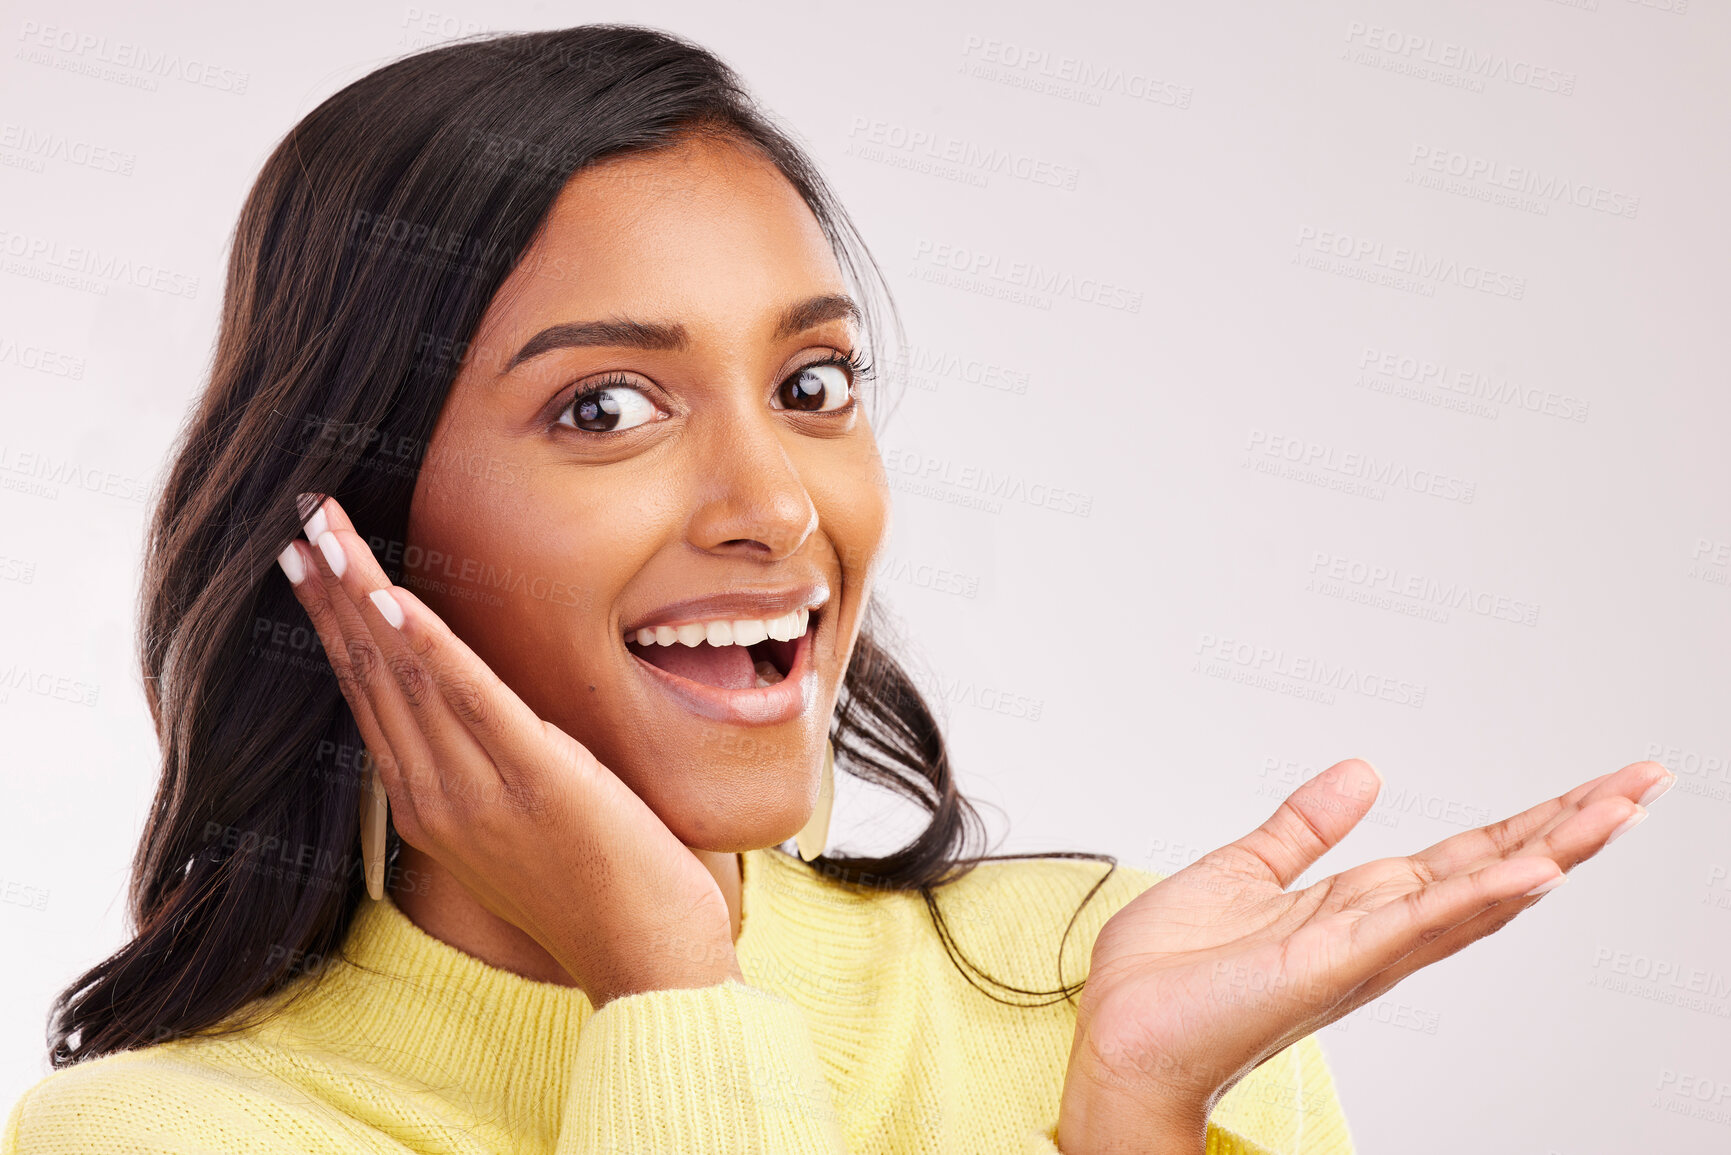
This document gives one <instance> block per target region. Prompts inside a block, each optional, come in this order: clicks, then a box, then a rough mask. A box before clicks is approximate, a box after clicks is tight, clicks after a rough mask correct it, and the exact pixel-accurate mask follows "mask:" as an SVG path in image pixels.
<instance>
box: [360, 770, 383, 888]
mask: <svg viewBox="0 0 1731 1155" xmlns="http://www.w3.org/2000/svg"><path fill="white" fill-rule="evenodd" d="M360 760H361V762H362V764H363V767H364V769H363V770H362V772H361V872H362V873H363V874H364V875H365V876H366V880H367V896H368V897H369V898H371V899H372V900H373V901H375V902H377V901H378V900H379V899H381V898H383V897H385V820H386V818H387V817H388V816H389V815H390V810H391V799H390V796H389V795H388V794H386V793H385V785H384V783H383V782H382V781H380V780H379V768H378V766H377V765H376V764H375V763H374V762H373V755H372V752H371V751H370V750H363V751H361V759H360Z"/></svg>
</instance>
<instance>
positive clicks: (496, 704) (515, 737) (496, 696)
mask: <svg viewBox="0 0 1731 1155" xmlns="http://www.w3.org/2000/svg"><path fill="white" fill-rule="evenodd" d="M326 507H327V514H328V517H329V527H330V528H329V529H328V530H326V533H328V534H329V535H330V540H331V541H332V542H333V543H334V544H333V545H332V546H331V547H330V548H332V549H335V550H338V551H339V555H340V557H341V558H342V559H343V560H344V562H345V568H344V573H343V576H342V578H341V581H342V583H343V586H344V588H345V589H346V590H347V591H348V592H349V594H350V596H351V598H353V599H354V601H355V604H356V606H357V607H359V609H360V612H361V615H362V617H363V619H364V620H365V621H366V622H367V623H368V625H369V626H370V627H371V628H372V629H373V631H374V634H375V637H376V638H377V640H378V643H379V645H380V646H381V648H382V649H383V650H384V651H385V652H386V654H387V657H386V665H387V667H388V668H389V669H390V670H391V671H392V672H393V673H394V674H395V675H396V679H397V682H398V689H399V691H400V693H401V696H402V698H403V700H404V701H405V702H406V703H407V705H408V707H409V709H410V710H411V711H413V713H414V714H415V717H416V719H417V721H418V723H419V725H420V728H421V731H422V733H423V734H425V735H426V737H427V740H428V741H429V743H431V745H432V747H433V752H434V755H435V756H436V757H437V758H438V759H439V760H440V766H441V769H442V770H443V771H444V780H445V788H446V791H447V793H448V794H451V795H453V796H456V795H459V794H461V793H463V792H465V791H467V792H469V798H470V799H471V800H485V799H489V798H498V797H500V796H501V794H502V792H507V791H509V792H513V793H515V795H516V797H517V799H518V801H519V802H526V801H528V800H529V795H528V794H526V793H525V791H526V790H527V789H528V788H529V787H530V786H531V785H532V775H530V774H529V773H527V772H526V771H527V770H528V769H530V768H534V769H540V768H541V767H542V766H543V764H544V763H545V762H546V760H547V750H546V747H545V744H544V742H543V741H542V733H543V730H544V726H543V723H542V721H541V719H540V717H539V716H538V715H536V714H535V712H534V711H533V710H531V709H529V707H528V705H527V704H525V703H524V702H523V700H522V699H521V698H519V697H518V696H517V694H516V693H515V691H513V690H512V689H511V688H510V687H509V686H507V685H506V684H505V683H504V681H503V680H501V679H500V678H499V677H498V675H497V674H495V673H494V672H493V671H492V669H491V668H490V667H488V665H487V664H486V663H485V662H484V661H482V660H481V658H480V656H479V655H478V654H476V653H475V652H474V651H473V650H472V649H470V648H469V647H468V646H467V645H466V644H464V643H463V641H462V640H461V639H460V638H458V637H457V635H456V634H455V633H453V632H452V631H451V629H450V627H449V626H447V625H446V624H445V623H444V621H443V620H442V619H441V618H440V617H439V616H438V615H437V614H436V613H434V612H433V611H432V610H431V609H430V608H429V607H428V606H427V605H426V603H424V602H422V601H421V600H420V599H419V598H417V597H415V596H414V595H413V594H412V593H410V592H409V591H408V590H406V589H403V588H401V587H397V586H392V585H391V584H390V581H389V579H388V578H387V577H386V575H385V573H384V570H383V569H381V568H380V567H379V564H378V561H377V559H376V558H375V557H374V556H373V553H372V551H371V549H369V548H368V547H367V544H366V542H365V541H363V540H362V539H361V537H360V535H359V534H357V533H355V532H354V531H353V530H352V528H350V526H349V522H348V517H347V515H346V514H345V513H344V512H343V511H342V509H341V507H340V506H339V505H338V504H337V503H336V502H334V501H332V502H327V503H326ZM326 540H327V539H326V538H325V537H324V536H323V535H321V536H320V544H321V548H324V547H325V542H326ZM378 591H384V596H385V598H386V599H387V600H386V603H385V604H386V605H387V606H392V607H394V608H395V609H396V611H397V613H398V614H399V615H400V621H392V620H389V619H387V618H386V617H385V616H384V614H383V612H382V608H381V606H380V605H379V604H378V603H377V602H375V601H374V597H375V595H376V594H377V592H378ZM457 771H461V773H458V772H457Z"/></svg>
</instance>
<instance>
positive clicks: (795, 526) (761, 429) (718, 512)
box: [686, 413, 818, 561]
mask: <svg viewBox="0 0 1731 1155" xmlns="http://www.w3.org/2000/svg"><path fill="white" fill-rule="evenodd" d="M710 433H711V436H708V437H705V438H700V439H699V445H698V453H697V460H696V463H695V464H696V472H697V475H698V477H699V479H700V480H699V483H698V492H699V498H698V501H697V504H696V508H695V509H693V510H692V514H691V519H690V523H689V525H688V527H687V530H686V537H687V540H689V541H690V542H691V544H692V545H694V546H696V547H697V548H698V549H701V550H704V551H706V552H709V553H715V554H723V555H728V554H737V555H746V556H752V557H756V558H759V559H761V560H763V561H780V560H782V559H783V558H788V557H792V556H793V555H794V554H796V553H798V552H799V548H800V546H802V545H803V544H805V539H806V538H808V537H810V536H811V534H812V533H813V531H815V530H816V529H817V520H818V519H817V506H816V505H815V504H813V502H812V500H811V494H810V492H808V491H807V489H806V487H805V483H804V482H803V481H802V480H801V479H800V475H799V469H798V468H797V467H796V465H795V463H794V460H793V458H792V457H791V456H790V455H789V453H788V450H787V446H786V444H784V442H783V440H782V438H783V436H784V434H783V433H782V432H781V431H779V430H777V429H776V428H775V426H774V418H773V416H771V415H770V414H768V413H765V414H764V415H763V416H762V417H758V418H754V417H746V418H740V417H737V416H733V417H730V418H729V419H728V420H727V421H726V422H725V423H724V424H722V423H718V424H717V426H716V427H715V428H714V429H712V430H711V431H710Z"/></svg>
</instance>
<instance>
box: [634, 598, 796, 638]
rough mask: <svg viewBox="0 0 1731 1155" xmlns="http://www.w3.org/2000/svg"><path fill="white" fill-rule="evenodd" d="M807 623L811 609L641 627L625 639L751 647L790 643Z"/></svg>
mask: <svg viewBox="0 0 1731 1155" xmlns="http://www.w3.org/2000/svg"><path fill="white" fill-rule="evenodd" d="M810 624H811V611H810V610H809V609H806V608H804V607H801V608H800V609H797V610H789V611H788V612H787V613H785V614H782V615H781V616H780V617H779V618H739V619H736V620H731V621H724V620H721V619H717V620H716V621H712V622H687V623H686V624H684V625H682V626H644V627H643V628H642V629H639V630H637V631H636V632H635V633H632V634H630V635H628V636H629V638H630V639H631V640H633V641H635V642H636V643H637V644H638V645H640V646H671V645H672V644H673V643H674V642H679V643H680V644H682V645H687V646H696V645H701V644H702V643H704V642H708V643H709V644H710V645H712V646H755V645H756V644H757V643H758V642H761V641H763V640H764V639H765V638H773V639H774V640H775V641H778V642H791V641H792V640H793V639H795V638H797V637H801V636H802V635H804V633H805V631H806V628H807V627H808V626H809V625H810Z"/></svg>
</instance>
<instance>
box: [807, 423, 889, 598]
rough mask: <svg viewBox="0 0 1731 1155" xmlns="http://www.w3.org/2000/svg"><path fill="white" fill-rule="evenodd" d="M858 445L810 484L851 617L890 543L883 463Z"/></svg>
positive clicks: (872, 447) (869, 446) (866, 442)
mask: <svg viewBox="0 0 1731 1155" xmlns="http://www.w3.org/2000/svg"><path fill="white" fill-rule="evenodd" d="M862 441H863V444H862V445H861V446H860V447H859V448H858V450H857V451H856V452H855V453H853V454H850V455H849V456H848V457H847V458H846V459H845V460H843V461H840V462H837V463H836V467H835V468H831V469H826V470H824V471H822V473H821V475H819V476H816V477H813V478H812V480H811V482H810V488H811V494H812V501H813V504H814V505H816V506H817V511H818V520H819V523H820V524H821V525H822V526H823V527H824V531H825V533H826V534H827V535H828V537H829V540H830V543H831V545H832V546H833V547H834V548H835V551H836V555H837V557H838V558H839V560H840V561H841V569H842V581H843V583H844V584H845V585H846V586H847V587H849V589H850V598H852V599H853V600H854V602H855V605H854V612H855V613H857V612H858V610H859V607H860V604H861V603H862V602H863V600H864V595H865V594H866V593H867V592H868V582H869V576H870V569H871V565H872V563H873V562H874V561H876V559H877V557H878V555H879V554H880V553H881V552H882V551H883V547H884V545H885V543H886V542H887V541H888V539H889V531H890V516H891V515H890V508H891V507H890V489H889V478H888V475H887V474H886V473H885V472H884V467H883V461H882V459H881V458H880V457H879V456H878V452H877V446H876V444H875V443H873V442H872V441H871V440H870V439H869V437H868V438H864V439H862Z"/></svg>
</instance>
